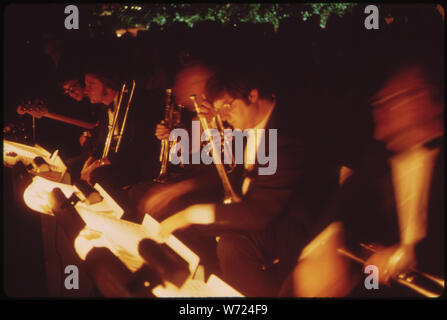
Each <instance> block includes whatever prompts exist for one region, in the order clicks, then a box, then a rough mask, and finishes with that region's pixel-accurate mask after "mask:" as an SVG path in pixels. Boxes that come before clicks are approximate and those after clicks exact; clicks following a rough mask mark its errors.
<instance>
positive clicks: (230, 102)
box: [213, 93, 252, 130]
mask: <svg viewBox="0 0 447 320" xmlns="http://www.w3.org/2000/svg"><path fill="white" fill-rule="evenodd" d="M213 104H214V107H215V108H216V110H217V111H218V112H219V113H220V114H221V117H222V120H224V121H227V122H228V123H229V124H230V125H231V126H232V127H233V128H234V129H241V130H245V129H248V126H249V123H250V121H249V120H250V119H251V117H252V114H251V110H252V108H250V107H249V106H248V105H247V104H246V102H245V101H244V100H243V99H240V98H233V97H231V96H230V95H229V94H228V93H224V94H223V95H221V96H220V98H219V99H217V100H215V101H214V103H213Z"/></svg>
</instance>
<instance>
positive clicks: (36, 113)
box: [17, 103, 98, 130]
mask: <svg viewBox="0 0 447 320" xmlns="http://www.w3.org/2000/svg"><path fill="white" fill-rule="evenodd" d="M17 113H18V114H20V115H23V114H30V115H32V116H33V117H36V118H38V119H40V118H42V117H45V118H49V119H53V120H56V121H62V122H65V123H68V124H72V125H75V126H78V127H81V128H84V129H87V130H91V129H93V128H95V127H96V126H97V125H98V123H89V122H86V121H82V120H79V119H74V118H71V117H67V116H63V115H60V114H56V113H51V112H48V108H47V107H45V106H44V105H43V104H42V103H37V104H25V105H19V106H18V107H17Z"/></svg>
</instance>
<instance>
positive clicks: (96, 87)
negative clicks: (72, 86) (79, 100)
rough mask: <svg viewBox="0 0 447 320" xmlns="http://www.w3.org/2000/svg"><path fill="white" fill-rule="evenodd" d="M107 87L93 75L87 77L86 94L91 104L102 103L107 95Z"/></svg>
mask: <svg viewBox="0 0 447 320" xmlns="http://www.w3.org/2000/svg"><path fill="white" fill-rule="evenodd" d="M105 89H106V88H105V86H104V84H103V83H102V82H101V80H99V79H98V78H97V77H95V76H94V75H92V74H88V73H87V74H86V75H85V89H84V93H85V94H86V95H87V96H88V97H89V99H90V102H91V103H100V102H102V100H103V97H104V95H105Z"/></svg>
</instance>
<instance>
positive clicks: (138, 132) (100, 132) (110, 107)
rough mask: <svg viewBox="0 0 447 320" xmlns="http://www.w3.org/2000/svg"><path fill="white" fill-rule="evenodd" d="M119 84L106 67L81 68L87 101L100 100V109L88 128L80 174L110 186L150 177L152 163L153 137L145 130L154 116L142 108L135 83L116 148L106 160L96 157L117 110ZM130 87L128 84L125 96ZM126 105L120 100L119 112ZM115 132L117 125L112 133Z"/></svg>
mask: <svg viewBox="0 0 447 320" xmlns="http://www.w3.org/2000/svg"><path fill="white" fill-rule="evenodd" d="M121 84H122V82H121V81H120V79H119V77H118V76H116V75H115V74H114V73H112V72H109V71H108V69H104V68H101V67H90V68H88V67H87V68H86V70H85V94H86V95H87V96H88V98H89V99H90V102H91V103H94V104H95V103H98V104H102V106H103V107H102V108H101V110H100V116H99V118H100V120H99V125H98V127H97V128H95V129H94V131H93V132H92V141H91V156H90V158H89V159H88V160H87V161H86V163H85V164H84V168H83V170H82V172H81V178H82V179H84V180H86V181H88V182H90V183H91V184H94V183H96V182H98V183H100V184H101V185H102V186H110V188H112V189H116V188H122V187H124V186H126V185H131V184H134V183H136V182H137V181H139V180H144V179H145V178H147V177H152V176H153V174H154V173H153V170H154V169H155V164H156V155H155V154H156V153H155V150H156V149H155V147H156V145H155V143H156V139H155V138H154V137H153V135H152V134H150V132H149V131H148V128H151V127H152V126H153V122H151V121H154V119H155V117H154V116H153V114H152V113H151V109H150V108H145V106H144V92H142V91H141V90H140V88H139V87H138V84H136V87H135V91H134V96H133V99H132V101H131V104H130V109H129V113H128V116H127V121H126V125H125V129H124V134H123V137H122V141H121V144H120V148H119V151H118V152H117V153H115V152H113V149H112V148H111V150H112V151H111V152H110V155H109V156H108V158H107V159H106V161H101V159H100V158H101V157H102V152H103V150H104V145H105V141H106V138H107V134H108V131H109V126H110V125H111V124H112V122H113V118H114V115H115V112H116V110H117V106H118V99H119V94H120V90H121ZM130 90H131V87H130V86H129V85H128V91H129V92H128V93H127V96H129V93H130ZM126 107H127V102H124V101H123V103H122V105H121V111H120V114H124V110H125V108H126ZM120 119H122V118H120ZM120 121H121V120H120ZM118 133H119V132H118V128H117V130H116V132H115V133H114V135H115V136H116V135H118ZM114 139H116V137H115V138H114ZM115 143H116V141H112V147H113V146H114V145H115ZM152 155H155V156H152Z"/></svg>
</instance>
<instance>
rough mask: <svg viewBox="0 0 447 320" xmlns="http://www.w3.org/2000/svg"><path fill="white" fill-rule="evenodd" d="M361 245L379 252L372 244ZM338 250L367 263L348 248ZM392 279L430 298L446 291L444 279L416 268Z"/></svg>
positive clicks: (359, 261) (350, 257)
mask: <svg viewBox="0 0 447 320" xmlns="http://www.w3.org/2000/svg"><path fill="white" fill-rule="evenodd" d="M360 246H361V247H362V248H363V249H365V250H367V251H368V252H370V253H376V252H377V250H376V249H375V248H374V246H372V245H367V244H364V243H361V244H360ZM337 251H338V253H340V254H342V255H344V256H345V257H347V258H349V259H351V260H353V261H356V262H358V263H361V264H365V262H366V261H365V259H362V258H360V257H358V256H357V255H355V254H353V253H352V252H349V251H348V250H346V249H343V248H339V249H337ZM392 280H393V281H395V282H397V283H399V284H401V285H403V286H405V287H407V288H410V289H411V290H413V291H415V292H417V293H419V294H421V295H423V296H425V297H429V298H436V297H439V296H440V295H441V294H442V292H443V291H444V279H441V278H439V277H437V276H434V275H431V274H428V273H425V272H421V271H419V270H417V269H415V268H410V269H409V270H408V271H405V272H401V273H400V274H398V275H397V276H395V277H393V278H392ZM416 282H419V283H416Z"/></svg>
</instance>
